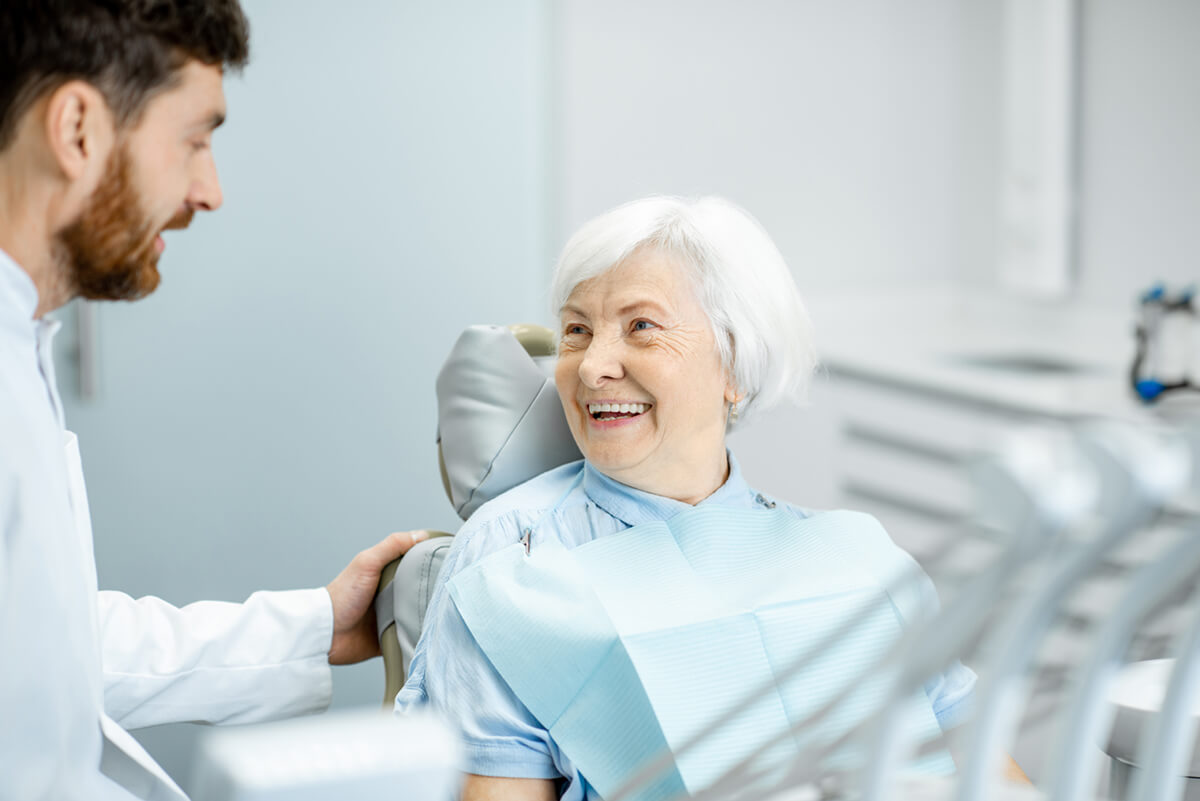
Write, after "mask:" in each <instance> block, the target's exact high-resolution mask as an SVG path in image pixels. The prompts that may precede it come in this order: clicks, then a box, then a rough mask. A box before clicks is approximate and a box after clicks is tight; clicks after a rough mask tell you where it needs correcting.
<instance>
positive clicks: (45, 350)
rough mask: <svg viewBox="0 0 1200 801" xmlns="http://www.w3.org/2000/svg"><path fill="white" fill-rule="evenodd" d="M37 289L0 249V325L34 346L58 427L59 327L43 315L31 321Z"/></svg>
mask: <svg viewBox="0 0 1200 801" xmlns="http://www.w3.org/2000/svg"><path fill="white" fill-rule="evenodd" d="M37 306H38V291H37V287H36V286H35V285H34V283H33V279H32V278H30V277H29V274H28V273H26V272H25V271H24V270H22V269H21V267H20V265H18V264H17V263H16V261H14V260H13V258H12V256H9V255H8V254H7V253H5V252H4V251H3V250H0V325H3V326H5V327H8V328H11V329H13V330H14V331H16V332H17V334H18V336H21V337H28V338H29V340H31V341H32V342H31V344H33V345H34V347H35V348H36V353H37V360H38V369H39V370H40V371H41V373H42V378H43V380H44V381H45V382H46V393H47V394H48V395H49V397H50V405H51V406H52V407H53V408H54V415H55V417H56V418H57V420H58V424H59V426H63V425H65V422H64V418H63V406H62V399H61V398H60V397H59V394H58V382H57V379H56V378H55V375H54V335H55V334H57V333H58V330H59V329H60V328H61V327H62V323H61V322H59V321H58V320H54V319H51V318H47V317H43V318H41V319H40V320H35V319H34V318H33V315H34V314H35V313H36V312H37Z"/></svg>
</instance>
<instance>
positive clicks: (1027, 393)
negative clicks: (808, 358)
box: [806, 288, 1200, 418]
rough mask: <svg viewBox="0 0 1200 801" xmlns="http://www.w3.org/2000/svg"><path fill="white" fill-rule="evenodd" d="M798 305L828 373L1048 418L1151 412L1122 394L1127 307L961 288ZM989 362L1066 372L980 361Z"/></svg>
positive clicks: (839, 296) (1128, 346) (817, 299)
mask: <svg viewBox="0 0 1200 801" xmlns="http://www.w3.org/2000/svg"><path fill="white" fill-rule="evenodd" d="M806 302H807V304H808V307H809V311H810V313H811V314H812V317H813V322H814V326H815V328H816V337H817V346H818V349H819V353H820V355H821V359H822V362H823V363H824V365H825V366H826V367H827V368H828V369H829V370H830V371H831V372H833V373H835V374H843V375H857V376H860V377H866V378H870V379H874V380H879V381H884V382H887V383H891V384H897V385H903V386H909V387H912V388H915V389H921V390H925V391H929V392H934V393H938V394H943V395H950V396H954V397H958V398H961V399H964V400H969V401H973V402H977V403H981V404H986V405H992V406H999V407H1003V408H1006V409H1013V410H1015V411H1020V412H1026V413H1034V414H1040V415H1049V416H1053V417H1072V418H1073V417H1080V416H1091V415H1116V416H1119V417H1130V416H1132V417H1147V416H1150V415H1152V414H1153V412H1152V411H1151V410H1150V409H1149V408H1148V407H1146V406H1144V405H1143V404H1142V403H1141V402H1140V401H1139V400H1138V399H1137V398H1136V397H1135V396H1134V395H1133V391H1132V390H1131V389H1130V387H1129V368H1130V364H1131V361H1132V359H1133V353H1134V339H1133V330H1134V324H1135V319H1134V313H1135V309H1134V305H1133V303H1132V302H1131V303H1130V305H1129V306H1128V307H1127V308H1124V309H1111V308H1110V309H1103V308H1095V307H1089V306H1086V305H1084V304H1082V303H1081V302H1078V301H1070V302H1059V301H1056V302H1039V301H1033V300H1026V299H1017V298H1014V297H1011V296H1009V295H1005V294H1003V293H1002V292H1000V291H999V290H997V291H995V292H987V291H984V290H980V289H964V288H926V289H903V290H886V291H874V292H871V291H866V292H857V293H854V294H853V295H850V294H843V293H836V294H833V293H830V294H819V293H818V294H814V295H811V296H809V297H808V298H806ZM989 359H993V360H999V361H1001V362H1004V361H1005V360H1013V359H1016V360H1032V361H1034V362H1037V363H1041V364H1043V365H1046V364H1047V363H1049V365H1050V366H1053V365H1055V364H1060V365H1063V366H1064V367H1066V368H1068V369H1065V370H1056V369H1042V370H1037V369H1012V368H1011V367H1004V366H999V367H998V366H986V365H984V364H981V363H980V362H981V361H986V360H989ZM1197 397H1200V396H1197ZM1185 403H1187V404H1189V405H1190V406H1193V407H1195V408H1196V409H1197V411H1200V405H1197V404H1196V402H1195V401H1192V400H1190V399H1188V400H1187V401H1185ZM1174 405H1175V406H1178V401H1175V402H1174ZM1163 408H1169V405H1168V404H1165V403H1164V404H1160V409H1159V410H1158V411H1161V409H1163Z"/></svg>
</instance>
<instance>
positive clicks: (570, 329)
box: [564, 325, 587, 335]
mask: <svg viewBox="0 0 1200 801" xmlns="http://www.w3.org/2000/svg"><path fill="white" fill-rule="evenodd" d="M564 333H566V334H567V335H571V334H586V333H587V329H585V328H584V327H583V326H582V325H568V326H567V330H566V331H565V332H564Z"/></svg>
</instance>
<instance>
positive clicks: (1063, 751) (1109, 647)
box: [1048, 441, 1200, 801]
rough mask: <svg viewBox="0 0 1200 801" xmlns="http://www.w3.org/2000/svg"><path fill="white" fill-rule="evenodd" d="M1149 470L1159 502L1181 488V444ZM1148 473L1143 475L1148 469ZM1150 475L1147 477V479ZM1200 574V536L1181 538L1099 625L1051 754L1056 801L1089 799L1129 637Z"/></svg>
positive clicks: (1165, 446) (1166, 447) (1165, 448)
mask: <svg viewBox="0 0 1200 801" xmlns="http://www.w3.org/2000/svg"><path fill="white" fill-rule="evenodd" d="M1147 457H1148V458H1149V462H1150V464H1148V465H1147V466H1148V467H1151V468H1153V469H1157V471H1158V475H1157V477H1156V479H1155V481H1154V486H1153V487H1150V488H1148V489H1150V490H1151V491H1153V492H1154V493H1155V494H1156V495H1157V498H1158V500H1159V502H1162V501H1165V500H1167V499H1168V498H1169V497H1170V495H1171V494H1173V493H1174V491H1176V490H1177V489H1179V488H1180V487H1182V485H1183V484H1184V481H1185V479H1186V477H1187V474H1188V453H1187V451H1186V449H1185V448H1183V447H1182V444H1181V443H1178V442H1173V443H1169V442H1165V441H1164V442H1162V443H1161V444H1160V448H1159V452H1158V454H1157V458H1155V454H1147ZM1147 472H1148V471H1147ZM1147 477H1149V476H1147ZM1198 571H1200V537H1184V538H1183V539H1181V540H1180V541H1179V542H1178V543H1176V544H1175V545H1174V547H1172V548H1171V549H1170V550H1168V552H1167V553H1165V554H1164V555H1162V556H1161V557H1159V558H1158V559H1155V560H1154V561H1153V562H1151V563H1149V564H1147V565H1145V566H1143V567H1142V568H1141V569H1139V570H1138V572H1137V573H1136V574H1135V575H1134V577H1133V580H1132V582H1131V584H1130V587H1129V589H1128V590H1127V591H1126V592H1125V594H1124V595H1123V596H1122V598H1121V599H1120V601H1119V602H1118V603H1117V604H1116V606H1115V607H1114V609H1113V611H1112V613H1111V615H1110V616H1109V617H1108V618H1107V620H1106V621H1105V622H1104V624H1103V625H1102V626H1101V627H1100V630H1099V632H1098V633H1097V635H1096V639H1095V642H1094V644H1093V647H1092V649H1091V651H1090V654H1089V656H1088V659H1087V661H1086V662H1085V663H1084V664H1085V665H1086V668H1085V669H1084V670H1083V673H1082V676H1081V677H1080V679H1079V682H1078V684H1077V685H1076V688H1075V691H1074V693H1073V694H1072V697H1071V700H1070V702H1069V703H1068V705H1067V708H1066V709H1067V711H1066V714H1065V715H1064V716H1063V718H1062V720H1061V724H1060V725H1061V731H1060V732H1059V735H1058V740H1057V744H1056V746H1055V748H1054V749H1053V750H1052V752H1051V753H1054V754H1057V755H1058V756H1057V758H1056V759H1054V760H1053V761H1052V762H1051V765H1052V766H1053V767H1052V774H1051V780H1050V782H1049V783H1048V787H1049V788H1050V797H1051V798H1054V799H1055V801H1083V799H1084V798H1087V797H1089V796H1090V792H1089V791H1090V789H1091V778H1092V777H1093V776H1094V774H1095V769H1096V759H1097V757H1098V756H1099V754H1100V752H1099V751H1098V749H1097V748H1096V743H1097V742H1099V741H1100V737H1101V736H1102V734H1103V733H1104V732H1105V731H1107V729H1108V728H1109V726H1110V725H1111V723H1112V717H1113V715H1112V708H1111V706H1110V705H1108V704H1106V703H1104V694H1105V690H1106V689H1107V687H1108V685H1109V682H1110V680H1111V679H1112V677H1113V675H1114V674H1115V673H1116V671H1117V668H1118V665H1119V660H1120V657H1121V654H1122V652H1123V650H1124V648H1125V647H1126V646H1127V645H1128V643H1129V641H1130V640H1131V639H1132V638H1133V635H1134V633H1135V627H1136V626H1137V624H1138V623H1139V622H1140V621H1141V620H1142V619H1143V618H1144V617H1145V616H1146V615H1147V614H1149V613H1150V612H1151V611H1152V610H1154V609H1155V608H1157V607H1158V606H1159V605H1161V604H1162V603H1163V602H1164V601H1165V600H1167V599H1168V598H1169V597H1170V596H1171V595H1172V594H1173V593H1174V592H1176V591H1177V590H1178V589H1179V588H1180V587H1181V586H1183V585H1184V584H1185V582H1188V581H1190V580H1191V579H1193V578H1194V577H1195V575H1196V573H1197V572H1198Z"/></svg>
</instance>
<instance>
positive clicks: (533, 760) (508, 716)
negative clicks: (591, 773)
mask: <svg viewBox="0 0 1200 801" xmlns="http://www.w3.org/2000/svg"><path fill="white" fill-rule="evenodd" d="M469 526H470V524H469V523H468V526H467V527H469ZM467 527H464V530H463V531H461V532H460V533H459V534H458V536H456V537H455V542H454V545H453V546H452V548H451V551H450V554H449V556H448V557H447V561H446V565H445V568H444V569H443V570H442V574H441V576H439V577H438V586H437V588H436V589H435V591H434V596H433V598H432V599H431V601H430V605H429V611H428V613H427V615H426V618H425V628H424V630H423V631H422V633H421V639H420V640H419V641H418V642H417V646H416V649H415V652H414V655H413V663H412V669H411V670H410V672H409V677H408V682H407V683H406V684H405V685H404V688H403V689H402V690H401V691H400V694H399V695H398V696H397V697H396V710H397V711H398V712H406V711H409V710H411V709H414V708H417V707H420V706H424V705H426V704H427V705H428V706H429V707H430V708H431V709H432V710H434V711H435V712H436V713H438V714H439V715H441V716H442V717H443V718H445V719H446V720H447V721H449V723H450V724H451V725H452V726H456V727H457V728H458V729H459V732H460V734H461V737H462V742H463V746H464V757H465V764H464V766H463V767H464V770H465V771H466V772H468V773H476V774H479V775H481V776H504V777H511V778H522V779H557V778H559V776H560V775H561V774H560V772H559V770H558V768H557V767H556V766H555V760H554V746H553V744H552V742H551V739H550V734H549V732H547V731H546V729H545V728H544V727H543V726H542V725H541V724H540V723H538V721H537V720H536V719H535V718H534V717H533V715H532V714H531V713H530V712H529V710H528V709H526V708H525V705H524V704H522V703H521V701H520V700H519V699H518V698H517V697H516V695H514V694H513V692H512V690H511V689H510V688H509V686H508V684H507V683H506V682H505V681H504V679H503V678H501V677H500V674H499V673H497V672H496V669H495V668H494V667H493V666H492V663H491V662H490V661H489V660H488V658H487V656H486V655H484V653H483V650H482V649H481V648H480V647H479V644H478V643H477V642H476V641H475V638H474V636H472V634H471V632H470V629H468V628H467V626H466V623H464V622H463V619H462V616H461V615H460V614H459V612H458V609H457V607H455V605H454V603H453V601H451V599H450V597H449V593H447V592H446V583H447V581H448V580H449V579H450V578H451V577H452V576H454V575H456V574H457V573H458V572H459V571H461V570H463V569H464V568H466V567H467V566H469V565H471V564H473V563H474V562H476V561H478V560H479V559H482V558H484V557H486V556H488V555H490V553H491V552H492V551H494V550H498V549H499V548H500V547H503V546H504V545H507V544H511V543H512V542H516V541H517V539H519V533H518V531H519V529H518V525H517V524H516V522H515V521H509V520H507V519H505V518H501V519H500V520H493V521H491V522H489V523H487V524H485V525H483V526H480V527H475V528H474V530H473V531H468V530H466V529H467ZM509 528H511V529H512V530H511V531H509V530H508V529H509Z"/></svg>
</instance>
